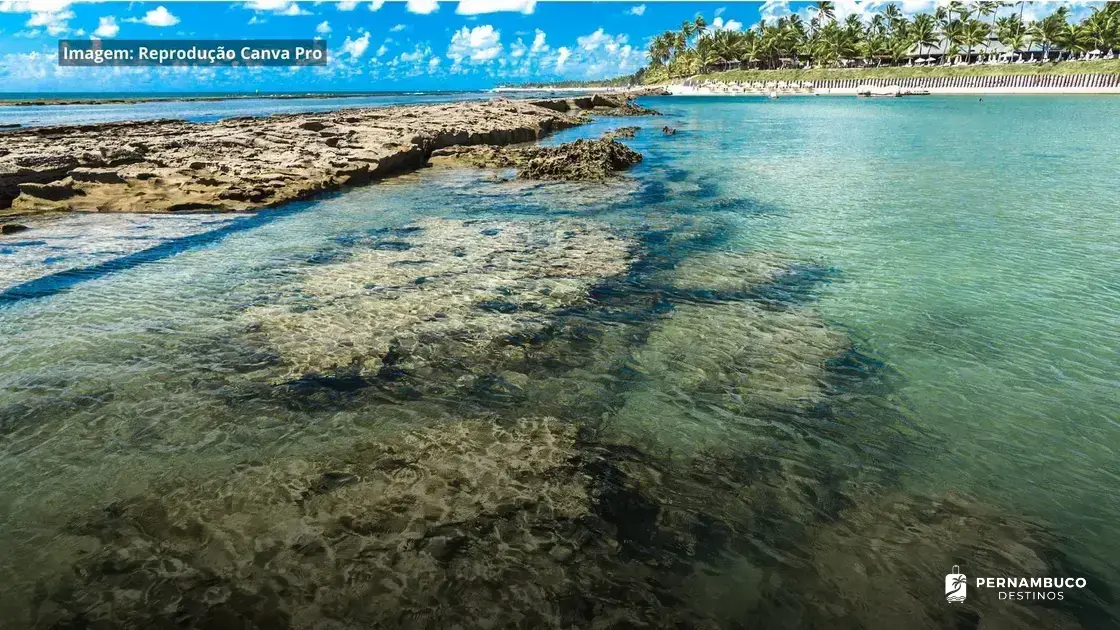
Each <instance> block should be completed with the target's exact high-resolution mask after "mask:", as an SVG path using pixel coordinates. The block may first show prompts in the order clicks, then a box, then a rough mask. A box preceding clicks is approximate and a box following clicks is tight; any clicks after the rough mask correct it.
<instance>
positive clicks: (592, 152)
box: [432, 128, 642, 182]
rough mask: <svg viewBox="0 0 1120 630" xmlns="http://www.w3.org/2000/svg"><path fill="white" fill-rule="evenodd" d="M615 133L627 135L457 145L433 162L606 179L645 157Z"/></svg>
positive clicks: (543, 176) (526, 175)
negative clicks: (501, 144)
mask: <svg viewBox="0 0 1120 630" xmlns="http://www.w3.org/2000/svg"><path fill="white" fill-rule="evenodd" d="M628 129H635V128H628ZM631 135H632V134H631ZM615 137H627V136H625V135H619V136H615V135H610V134H607V135H606V136H604V137H603V138H600V139H596V140H583V139H581V140H576V141H575V142H568V143H565V144H560V145H556V146H532V147H497V146H486V147H454V148H451V149H443V150H440V151H436V152H435V153H433V154H432V162H433V164H436V165H457V164H467V165H470V166H474V167H478V168H514V169H516V170H517V176H518V177H519V178H522V179H538V180H561V181H592V182H595V181H605V180H608V179H611V178H613V177H615V176H616V175H617V173H618V172H619V171H622V170H624V169H627V168H629V167H631V166H633V165H635V164H637V163H639V162H641V161H642V156H641V154H640V153H638V152H637V151H634V150H633V149H631V148H629V147H627V146H626V145H624V144H622V143H621V142H618V141H617V140H615Z"/></svg>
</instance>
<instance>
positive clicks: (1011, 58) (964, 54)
mask: <svg viewBox="0 0 1120 630" xmlns="http://www.w3.org/2000/svg"><path fill="white" fill-rule="evenodd" d="M1067 56H1068V55H1067V54H1066V51H1065V50H1063V49H1062V48H1061V47H1059V46H1054V45H1051V46H1043V45H1042V44H1040V43H1038V42H1031V41H1028V42H1025V44H1024V46H1023V47H1021V48H1018V49H1012V48H1011V47H1010V46H1008V45H1007V44H1004V43H1003V42H1001V41H999V39H998V38H996V37H995V36H990V37H988V39H987V40H986V41H985V42H984V43H983V44H980V45H978V46H974V47H972V48H969V47H966V46H961V45H960V44H953V43H951V42H949V40H947V39H945V38H941V40H940V41H938V42H937V44H936V45H934V46H923V45H919V44H915V45H914V46H913V47H911V48H910V51H909V52H908V53H907V54H906V57H907V60H908V63H907V65H911V66H918V65H969V64H977V63H983V64H995V63H1042V62H1047V61H1060V60H1062V59H1065V58H1066V57H1067Z"/></svg>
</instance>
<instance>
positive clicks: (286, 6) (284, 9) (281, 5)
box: [245, 0, 311, 15]
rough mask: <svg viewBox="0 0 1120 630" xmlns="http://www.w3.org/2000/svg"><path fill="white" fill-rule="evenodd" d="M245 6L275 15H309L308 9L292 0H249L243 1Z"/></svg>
mask: <svg viewBox="0 0 1120 630" xmlns="http://www.w3.org/2000/svg"><path fill="white" fill-rule="evenodd" d="M245 8H246V9H252V10H254V11H268V12H270V13H275V14H276V15H311V12H310V11H305V10H304V9H301V8H300V6H299V4H298V3H296V2H293V1H292V0H249V2H246V3H245Z"/></svg>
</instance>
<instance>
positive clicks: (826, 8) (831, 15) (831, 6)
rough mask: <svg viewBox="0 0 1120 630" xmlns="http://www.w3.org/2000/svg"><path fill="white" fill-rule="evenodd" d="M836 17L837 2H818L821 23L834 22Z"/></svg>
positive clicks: (818, 15)
mask: <svg viewBox="0 0 1120 630" xmlns="http://www.w3.org/2000/svg"><path fill="white" fill-rule="evenodd" d="M835 19H836V3H835V2H818V3H817V21H818V22H819V23H821V24H824V23H826V22H832V21H834V20H835Z"/></svg>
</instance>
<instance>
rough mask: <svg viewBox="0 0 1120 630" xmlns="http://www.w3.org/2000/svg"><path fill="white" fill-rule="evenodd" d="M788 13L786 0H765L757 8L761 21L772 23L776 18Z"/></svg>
mask: <svg viewBox="0 0 1120 630" xmlns="http://www.w3.org/2000/svg"><path fill="white" fill-rule="evenodd" d="M790 13H791V11H790V10H789V2H788V0H766V2H763V3H762V6H761V7H759V8H758V15H759V16H760V17H762V21H763V22H764V23H766V24H772V23H773V22H774V21H775V20H777V19H778V18H781V17H785V16H787V15H790Z"/></svg>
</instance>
